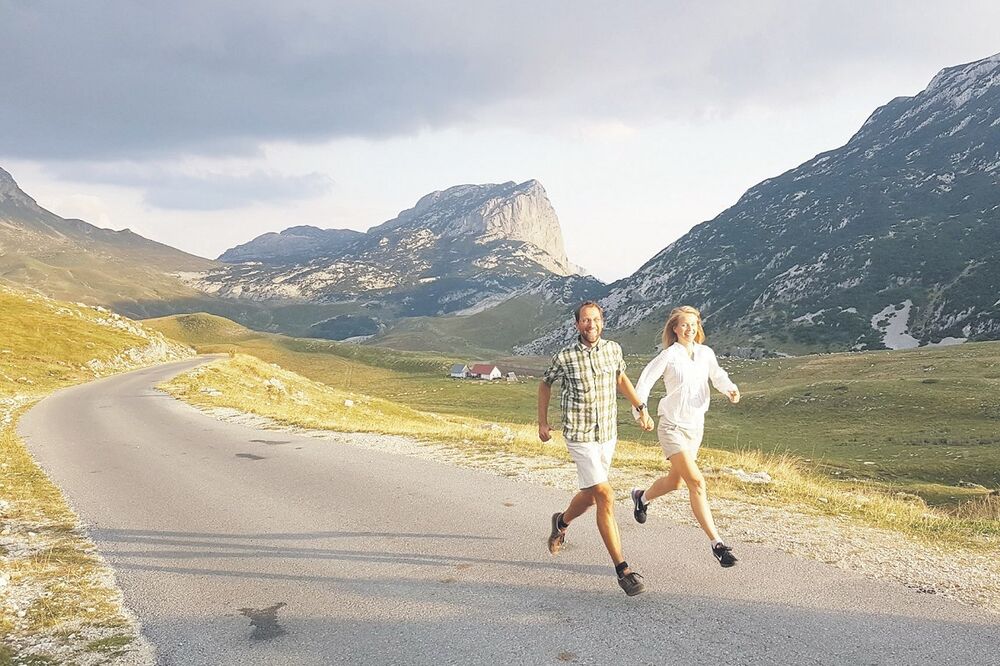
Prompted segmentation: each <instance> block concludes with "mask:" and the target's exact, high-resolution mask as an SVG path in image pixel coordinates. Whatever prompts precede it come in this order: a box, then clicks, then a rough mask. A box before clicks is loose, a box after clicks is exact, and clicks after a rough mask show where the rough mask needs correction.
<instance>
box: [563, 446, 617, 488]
mask: <svg viewBox="0 0 1000 666" xmlns="http://www.w3.org/2000/svg"><path fill="white" fill-rule="evenodd" d="M616 444H618V440H617V439H612V440H609V441H607V442H571V441H569V440H566V448H567V449H569V455H570V457H571V458H572V459H573V462H575V463H576V475H577V477H578V478H579V482H580V488H590V487H591V486H596V485H597V484H599V483H605V482H606V481H607V480H608V471H609V470H610V469H611V459H612V458H614V457H615V445H616Z"/></svg>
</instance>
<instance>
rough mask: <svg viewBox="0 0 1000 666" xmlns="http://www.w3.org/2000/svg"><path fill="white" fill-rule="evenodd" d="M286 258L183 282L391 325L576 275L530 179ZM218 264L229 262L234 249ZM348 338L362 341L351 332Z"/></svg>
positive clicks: (453, 191)
mask: <svg viewBox="0 0 1000 666" xmlns="http://www.w3.org/2000/svg"><path fill="white" fill-rule="evenodd" d="M288 231H291V230H286V232H288ZM286 232H283V233H286ZM310 233H312V232H310ZM281 235H282V234H278V236H279V237H280V236H281ZM292 236H297V237H298V238H300V239H301V238H303V237H305V236H306V234H303V233H301V232H299V233H297V234H290V235H289V237H290V238H291V237H292ZM295 242H296V243H299V242H300V241H295ZM288 247H292V246H291V245H289V246H288ZM230 253H234V254H230ZM291 253H292V252H291V250H289V251H288V253H286V254H285V255H284V258H283V259H282V262H283V263H282V264H281V265H277V264H276V260H274V259H269V260H268V262H265V261H264V260H262V259H261V260H258V261H253V262H245V263H241V264H237V265H230V266H226V267H224V268H220V269H215V270H212V271H208V272H206V273H204V274H202V275H199V276H196V277H194V278H193V279H191V280H190V283H191V284H192V285H194V286H197V287H198V288H200V289H202V290H204V291H206V292H209V293H213V294H218V295H222V296H235V297H240V298H244V299H247V298H249V299H254V300H258V301H269V300H272V301H273V300H277V301H282V300H284V301H289V300H290V301H299V302H311V303H345V302H356V303H359V304H367V305H368V306H369V307H379V308H388V309H389V310H392V311H393V312H394V313H395V315H397V316H419V315H442V314H448V313H454V312H458V311H461V310H464V309H467V308H470V307H473V306H475V305H477V304H479V303H481V302H483V301H484V300H490V299H497V298H503V297H504V296H507V295H511V294H514V293H515V292H517V291H518V290H519V289H522V288H524V287H525V286H528V285H530V284H533V283H536V282H538V281H539V280H542V279H546V278H549V277H551V276H553V275H557V276H570V275H574V274H577V273H579V272H581V269H580V268H579V267H577V266H574V265H573V264H572V263H570V261H569V259H568V258H567V256H566V252H565V249H564V247H563V239H562V231H561V229H560V226H559V219H558V217H557V216H556V213H555V210H553V208H552V204H551V203H550V202H549V199H548V196H547V195H546V193H545V189H544V188H543V187H542V185H541V184H540V183H539V182H538V181H535V180H529V181H526V182H524V183H520V184H517V183H514V182H507V183H502V184H499V185H497V184H487V185H459V186H455V187H451V188H448V189H446V190H443V191H439V192H433V193H431V194H428V195H426V196H424V197H422V198H421V199H420V200H419V201H418V202H417V203H416V205H415V206H414V207H413V208H410V209H408V210H404V211H403V212H401V213H400V214H399V215H398V216H397V217H396V218H394V219H392V220H389V221H388V222H385V223H384V224H380V225H378V226H376V227H373V228H371V229H369V230H368V232H367V233H365V234H361V235H360V237H358V238H356V239H354V240H351V239H347V240H346V242H344V243H342V244H340V245H337V246H331V247H329V248H328V249H326V250H325V255H324V256H322V257H316V258H312V259H308V260H307V261H303V262H301V263H294V264H288V263H285V259H287V258H288V257H290V256H291ZM227 255H228V256H236V254H235V249H234V250H230V251H227V252H226V253H225V254H224V255H223V256H224V257H225V256H227ZM343 316H344V317H348V318H349V317H350V316H351V315H350V314H345V315H343ZM389 316H390V317H391V316H392V315H389ZM339 323H340V324H349V322H348V321H347V320H345V319H342V320H341V321H340V322H339ZM372 325H373V324H372V322H367V323H366V324H365V326H363V327H362V328H363V329H371V326H372ZM348 328H351V326H348ZM375 330H376V329H371V330H368V332H369V333H371V332H375ZM351 332H352V333H354V334H362V333H361V330H358V329H356V328H354V329H352V331H351ZM326 333H327V334H330V331H327V332H326Z"/></svg>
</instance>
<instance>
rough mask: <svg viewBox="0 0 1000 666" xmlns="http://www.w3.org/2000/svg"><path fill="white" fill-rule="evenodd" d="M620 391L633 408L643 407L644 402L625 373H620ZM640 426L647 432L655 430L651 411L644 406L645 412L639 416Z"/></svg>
mask: <svg viewBox="0 0 1000 666" xmlns="http://www.w3.org/2000/svg"><path fill="white" fill-rule="evenodd" d="M618 390H619V391H620V392H621V394H622V395H624V396H625V397H626V398H628V401H629V402H630V403H632V406H633V407H636V408H638V407H639V405H642V400H640V399H639V395H638V394H637V393H636V392H635V387H634V386H632V380H630V379H629V378H628V375H626V374H625V373H624V372H619V373H618ZM639 425H640V426H641V427H642V429H643V430H646V431H649V430H652V429H653V417H651V416H650V415H649V409H648V408H646V407H645V406H643V410H642V412H641V413H640V415H639Z"/></svg>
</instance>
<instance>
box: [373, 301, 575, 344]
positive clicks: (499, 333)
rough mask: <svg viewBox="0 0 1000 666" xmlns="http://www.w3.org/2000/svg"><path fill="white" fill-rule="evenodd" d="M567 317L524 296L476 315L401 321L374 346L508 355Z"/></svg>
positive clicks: (557, 308)
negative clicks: (513, 349)
mask: <svg viewBox="0 0 1000 666" xmlns="http://www.w3.org/2000/svg"><path fill="white" fill-rule="evenodd" d="M567 316H569V312H568V310H567V308H566V306H565V305H559V304H554V303H551V302H549V301H546V300H545V299H544V298H542V297H541V296H539V295H537V294H525V295H522V296H518V297H516V298H512V299H510V300H507V301H504V302H503V303H501V304H499V305H497V306H495V307H492V308H489V309H486V310H484V311H482V312H479V313H476V314H471V315H461V316H448V317H411V318H408V319H401V320H399V321H397V322H396V323H394V324H393V325H392V326H391V327H389V329H388V330H387V331H385V332H384V333H381V334H379V335H377V336H375V338H373V339H372V343H373V344H378V345H383V346H386V347H390V348H392V349H405V350H411V351H436V352H443V353H448V354H456V355H466V356H470V355H471V356H493V355H497V354H509V353H510V350H511V349H512V348H513V347H514V345H517V344H522V343H525V342H529V341H531V340H534V339H535V338H537V337H539V336H540V335H542V334H544V333H547V332H548V331H550V330H552V328H553V327H554V326H558V324H559V322H560V321H562V320H563V319H565V318H566V317H567Z"/></svg>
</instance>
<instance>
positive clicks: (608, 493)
mask: <svg viewBox="0 0 1000 666" xmlns="http://www.w3.org/2000/svg"><path fill="white" fill-rule="evenodd" d="M574 314H575V316H576V330H577V331H578V332H579V336H578V337H577V340H576V342H573V343H572V344H569V345H567V346H566V347H564V348H563V349H561V350H560V351H559V352H558V353H556V355H555V356H553V357H552V364H551V365H550V366H549V368H548V370H546V371H545V375H544V376H543V377H542V382H541V383H540V384H539V385H538V437H539V439H541V440H542V441H543V442H547V441H549V440H550V439H552V432H551V428H549V417H548V412H549V400H550V398H551V397H552V384H554V383H555V382H556V381H562V399H561V406H562V413H563V436H564V437H565V438H566V448H567V449H569V454H570V456H571V457H572V458H573V461H574V462H575V463H576V472H577V476H578V477H579V486H580V491H579V492H578V493H577V494H576V495H574V496H573V499H572V500H571V501H570V503H569V507H568V508H567V509H566V510H565V511H563V512H561V513H556V514H553V515H552V532H551V533H550V535H549V552H550V553H552V554H553V555H556V554H557V553H559V551H560V550H562V547H563V544H564V543H565V541H566V529H567V528H568V527H569V526H570V523H572V522H573V520H575V519H576V518H578V517H580V516H582V515H583V514H584V513H585V512H586V511H587V509H589V508H590V507H591V506H594V505H595V504H596V505H597V529H598V530H599V531H600V533H601V539H603V540H604V546H605V547H606V548H607V549H608V554H610V555H611V560H612V561H613V562H614V564H615V573H616V574H617V575H618V584H619V585H620V586H621V588H622V589H623V590H625V594H627V595H629V596H630V597H631V596H634V595H636V594H641V593H642V592H643V591H644V590H645V586H644V585H643V583H642V576H640V575H639V574H638V573H636V572H634V571H632V569H630V568H629V566H628V562H626V561H625V557H624V556H623V555H622V546H621V539H620V537H619V536H618V523H617V522H615V514H614V506H615V495H614V491H613V490H612V489H611V485H610V484H609V483H608V471H609V470H610V469H611V458H612V457H613V456H614V453H615V445H616V444H617V443H618V423H617V421H618V400H617V396H616V390H617V391H621V392H622V393H623V394H624V395H625V397H626V398H628V400H629V402H631V403H632V406H633V407H634V408H635V409H636V410H638V412H639V414H640V417H639V424H640V425H641V426H642V429H643V430H647V431H648V430H652V429H653V419H652V418H651V417H650V416H649V414H648V411H647V410H646V405H645V404H643V403H642V401H641V400H639V396H638V395H636V392H635V388H634V387H633V386H632V382H630V381H629V378H628V377H627V376H626V375H625V360H624V359H623V358H622V349H621V347H620V346H618V343H616V342H612V341H610V340H602V339H601V333H602V332H603V330H604V312H603V311H602V310H601V306H600V305H598V304H597V303H595V302H593V301H587V302H585V303H582V304H581V305H580V306H579V307H577V309H576V311H575V313H574Z"/></svg>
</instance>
